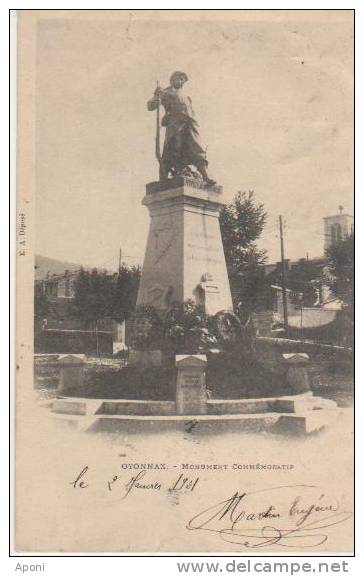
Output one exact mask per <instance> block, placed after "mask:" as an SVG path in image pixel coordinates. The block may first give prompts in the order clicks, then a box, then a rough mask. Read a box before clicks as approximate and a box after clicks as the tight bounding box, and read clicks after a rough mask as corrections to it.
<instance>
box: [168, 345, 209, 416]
mask: <svg viewBox="0 0 364 576" xmlns="http://www.w3.org/2000/svg"><path fill="white" fill-rule="evenodd" d="M206 362H207V360H206V356H205V355H204V354H194V355H188V354H187V355H185V354H182V355H177V356H176V366H177V369H178V374H177V387H176V411H177V414H195V415H196V414H207V394H206V383H205V370H206Z"/></svg>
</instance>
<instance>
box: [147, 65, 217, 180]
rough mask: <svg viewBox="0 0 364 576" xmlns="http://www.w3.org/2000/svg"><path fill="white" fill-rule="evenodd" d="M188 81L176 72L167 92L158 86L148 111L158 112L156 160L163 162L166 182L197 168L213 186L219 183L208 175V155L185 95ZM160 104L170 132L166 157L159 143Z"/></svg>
mask: <svg viewBox="0 0 364 576" xmlns="http://www.w3.org/2000/svg"><path fill="white" fill-rule="evenodd" d="M187 80H188V78H187V74H185V73H184V72H174V73H173V74H172V76H171V78H170V85H169V86H168V88H165V89H164V90H163V89H162V88H160V87H159V85H157V88H156V90H155V92H154V96H153V98H151V100H149V101H148V105H147V106H148V110H157V135H156V156H157V158H158V161H159V178H160V180H166V179H167V178H168V177H170V176H172V177H173V176H177V175H178V174H181V173H182V171H183V170H185V169H186V168H187V167H188V166H189V165H192V166H195V167H196V168H197V170H198V171H199V173H200V174H201V176H202V178H203V180H204V182H206V184H207V185H210V186H213V185H214V184H215V181H214V180H212V179H211V178H210V177H209V176H208V174H207V164H208V163H207V159H206V151H205V149H204V148H203V147H202V145H201V142H200V134H199V126H198V123H197V121H196V120H195V115H194V112H193V108H192V101H191V98H190V97H189V96H187V95H186V94H184V92H183V85H184V83H185V82H187ZM160 104H162V105H163V107H164V109H165V115H164V117H163V118H162V126H164V127H165V128H166V135H165V139H164V146H163V154H162V155H161V154H160V143H159V131H160V125H159V107H160Z"/></svg>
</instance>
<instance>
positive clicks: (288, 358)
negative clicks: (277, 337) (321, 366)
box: [282, 353, 311, 394]
mask: <svg viewBox="0 0 364 576" xmlns="http://www.w3.org/2000/svg"><path fill="white" fill-rule="evenodd" d="M309 362H310V358H309V356H308V354H305V353H293V354H282V363H283V364H284V365H286V366H287V368H288V370H287V382H288V384H289V385H290V386H291V387H292V391H293V392H294V393H295V394H303V393H305V392H311V384H310V377H309V375H308V371H307V365H308V364H309Z"/></svg>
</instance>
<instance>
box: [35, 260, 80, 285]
mask: <svg viewBox="0 0 364 576" xmlns="http://www.w3.org/2000/svg"><path fill="white" fill-rule="evenodd" d="M80 268H81V265H80V264H74V263H72V262H62V261H61V260H55V259H54V258H48V257H47V256H41V255H40V254H36V255H35V279H36V280H42V279H43V278H45V277H46V276H47V273H48V272H49V274H50V275H52V274H63V273H64V272H65V270H69V271H70V272H75V271H77V270H79V269H80Z"/></svg>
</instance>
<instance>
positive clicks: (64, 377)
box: [57, 354, 86, 394]
mask: <svg viewBox="0 0 364 576" xmlns="http://www.w3.org/2000/svg"><path fill="white" fill-rule="evenodd" d="M85 359H86V356H85V354H62V355H61V356H59V358H58V364H59V367H60V378H59V385H58V388H57V392H58V393H60V394H64V393H66V392H67V390H69V389H71V388H75V387H76V388H77V387H78V386H81V384H83V382H84V368H85Z"/></svg>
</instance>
